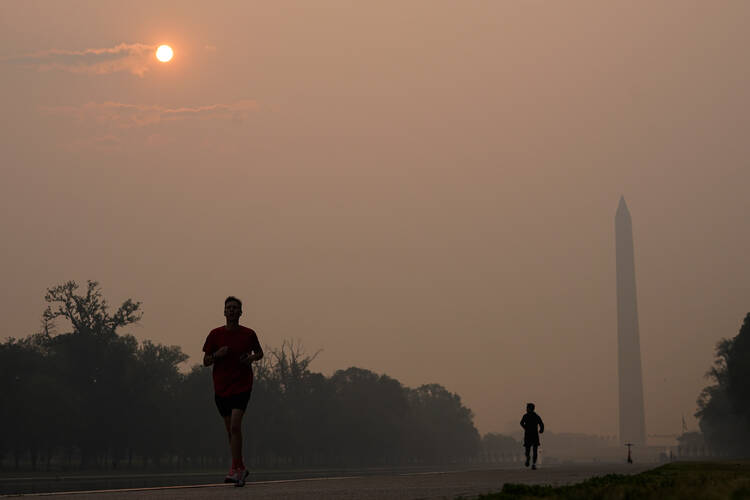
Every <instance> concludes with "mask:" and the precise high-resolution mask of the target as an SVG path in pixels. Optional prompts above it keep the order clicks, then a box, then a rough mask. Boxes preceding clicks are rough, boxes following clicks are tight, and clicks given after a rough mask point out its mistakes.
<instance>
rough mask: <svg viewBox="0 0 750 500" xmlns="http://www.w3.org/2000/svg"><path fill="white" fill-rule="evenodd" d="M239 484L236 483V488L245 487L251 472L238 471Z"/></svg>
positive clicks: (245, 470)
mask: <svg viewBox="0 0 750 500" xmlns="http://www.w3.org/2000/svg"><path fill="white" fill-rule="evenodd" d="M236 473H237V482H236V483H234V485H235V486H239V487H240V488H241V487H243V486H245V481H246V480H247V476H249V475H250V472H248V470H247V469H237V471H236Z"/></svg>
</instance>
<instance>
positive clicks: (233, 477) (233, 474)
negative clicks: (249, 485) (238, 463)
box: [224, 467, 237, 483]
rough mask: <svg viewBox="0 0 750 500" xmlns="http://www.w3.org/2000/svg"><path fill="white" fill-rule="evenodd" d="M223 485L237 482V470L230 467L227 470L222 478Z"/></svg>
mask: <svg viewBox="0 0 750 500" xmlns="http://www.w3.org/2000/svg"><path fill="white" fill-rule="evenodd" d="M224 482H225V483H236V482H237V470H236V469H235V468H234V467H232V468H231V469H229V473H228V474H227V475H226V477H224Z"/></svg>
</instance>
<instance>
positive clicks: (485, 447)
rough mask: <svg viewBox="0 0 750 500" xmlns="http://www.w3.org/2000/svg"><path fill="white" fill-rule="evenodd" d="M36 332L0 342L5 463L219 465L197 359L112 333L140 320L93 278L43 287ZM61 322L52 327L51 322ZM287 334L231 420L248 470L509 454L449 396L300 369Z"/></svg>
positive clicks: (300, 352)
mask: <svg viewBox="0 0 750 500" xmlns="http://www.w3.org/2000/svg"><path fill="white" fill-rule="evenodd" d="M45 301H46V302H47V304H48V306H47V308H46V310H45V311H44V313H43V315H42V328H41V331H40V332H38V333H35V334H32V335H30V336H28V337H25V338H22V339H15V338H9V339H8V340H6V341H5V342H3V343H2V344H0V393H1V394H2V400H3V404H2V405H1V406H0V423H1V424H2V425H0V459H2V461H1V462H0V464H3V465H4V466H5V467H6V468H8V467H10V468H20V467H30V468H32V469H35V470H36V469H55V470H58V469H64V470H66V469H67V470H69V469H76V468H82V469H107V470H112V469H123V468H138V469H143V468H163V467H172V468H177V467H179V468H183V469H191V468H192V469H198V468H202V469H205V468H211V467H223V466H224V465H225V464H226V461H227V459H228V452H227V444H226V439H227V438H226V433H225V431H224V429H223V422H221V419H220V418H219V416H218V413H217V411H216V409H215V407H214V403H213V387H212V382H211V372H210V369H207V368H204V367H202V366H200V365H196V366H193V367H192V368H190V369H189V370H188V371H187V372H186V373H184V372H181V371H180V369H179V365H180V364H181V363H182V362H184V361H186V360H187V358H188V357H187V356H186V355H185V354H184V353H183V352H182V350H181V349H180V348H179V347H178V346H166V345H162V344H158V343H154V342H152V341H149V340H145V341H142V342H139V341H138V340H137V339H136V338H135V337H133V336H132V335H129V334H124V333H122V330H123V329H124V328H125V327H127V326H128V325H131V324H133V323H136V322H137V321H139V320H140V318H141V315H142V313H141V304H140V303H139V302H134V301H132V300H127V301H125V302H124V303H123V304H122V305H121V306H120V307H119V308H118V309H117V310H116V311H115V312H114V314H110V312H109V307H108V304H107V301H106V300H105V299H104V297H103V295H102V292H101V289H100V287H99V285H98V283H96V282H93V281H89V282H88V283H87V286H86V287H85V290H79V286H78V284H77V283H75V282H73V281H70V282H67V283H63V284H61V285H58V286H55V287H53V288H50V289H49V290H47V293H46V295H45ZM60 319H62V320H66V325H67V324H69V325H70V327H71V328H70V331H66V332H63V333H58V332H57V331H56V328H57V326H58V324H57V323H56V321H57V320H60ZM314 358H315V355H314V354H313V355H310V354H307V353H305V351H304V349H303V348H302V345H301V344H300V343H298V342H291V341H286V342H284V343H283V344H282V345H281V346H280V347H278V348H275V349H273V348H272V349H268V350H267V355H266V357H265V358H264V359H263V360H261V361H260V362H258V363H255V366H254V371H255V382H254V386H253V394H252V398H251V404H250V406H249V407H248V413H247V415H246V417H245V426H246V430H247V431H248V432H247V436H248V439H247V441H246V445H245V447H246V450H245V454H246V456H247V457H248V461H249V463H248V465H250V466H251V467H269V468H270V467H285V466H289V467H311V466H312V467H314V466H374V465H399V464H423V463H451V462H465V461H470V460H477V459H483V460H489V461H501V460H509V459H514V458H515V457H517V455H518V450H519V449H520V443H518V442H516V441H515V440H513V439H512V438H508V437H507V436H500V435H495V434H488V435H486V436H485V437H484V438H480V436H479V433H478V431H477V429H476V427H475V426H474V423H473V415H472V412H471V410H470V409H469V408H467V407H466V406H464V405H463V404H462V402H461V398H460V397H459V396H458V395H457V394H454V393H451V392H450V391H448V390H447V389H445V388H444V387H442V386H441V385H438V384H427V385H423V386H420V387H417V388H409V387H405V386H403V385H402V384H401V383H400V382H399V381H398V380H396V379H394V378H391V377H389V376H387V375H379V374H377V373H374V372H372V371H369V370H365V369H362V368H356V367H351V368H348V369H345V370H339V371H337V372H335V373H334V374H333V375H331V376H325V375H323V374H321V373H316V372H314V371H312V370H311V369H310V364H311V362H312V361H313V360H314Z"/></svg>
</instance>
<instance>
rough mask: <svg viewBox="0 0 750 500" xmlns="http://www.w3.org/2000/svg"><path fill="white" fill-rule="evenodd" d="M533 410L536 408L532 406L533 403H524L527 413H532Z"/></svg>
mask: <svg viewBox="0 0 750 500" xmlns="http://www.w3.org/2000/svg"><path fill="white" fill-rule="evenodd" d="M534 408H536V406H534V403H526V411H527V412H529V413H531V412H532V411H534Z"/></svg>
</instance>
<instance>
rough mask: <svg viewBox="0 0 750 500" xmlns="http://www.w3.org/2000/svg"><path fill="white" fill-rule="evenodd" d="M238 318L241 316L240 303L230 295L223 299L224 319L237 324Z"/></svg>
mask: <svg viewBox="0 0 750 500" xmlns="http://www.w3.org/2000/svg"><path fill="white" fill-rule="evenodd" d="M240 316H242V301H241V300H240V299H238V298H237V297H233V296H231V295H230V296H229V297H227V298H226V299H224V317H225V318H227V321H229V322H237V321H239V319H240Z"/></svg>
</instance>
